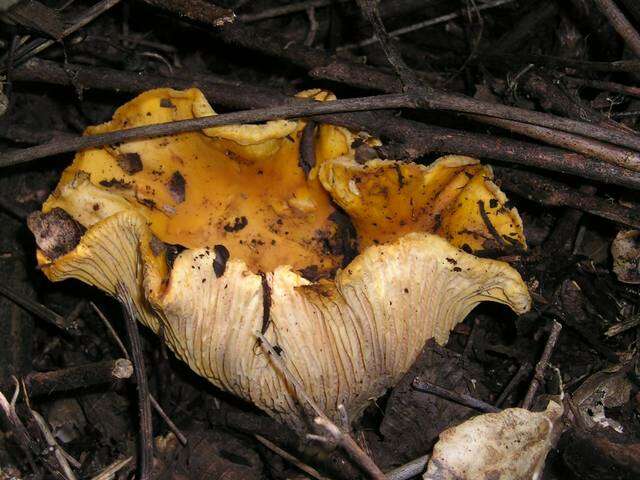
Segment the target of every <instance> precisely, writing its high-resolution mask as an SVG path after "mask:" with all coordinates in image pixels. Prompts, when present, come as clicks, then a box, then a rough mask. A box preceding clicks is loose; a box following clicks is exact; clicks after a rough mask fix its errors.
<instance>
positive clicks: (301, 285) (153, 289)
mask: <svg viewBox="0 0 640 480" xmlns="http://www.w3.org/2000/svg"><path fill="white" fill-rule="evenodd" d="M301 96H303V97H307V98H313V99H315V100H320V101H330V100H331V99H332V98H333V97H331V95H329V94H327V93H326V92H320V91H309V92H303V94H302V95H301ZM212 114H215V113H214V112H213V110H212V109H211V107H210V106H209V104H208V103H207V101H206V100H205V98H204V97H203V95H202V93H201V92H200V91H199V90H197V89H190V90H186V91H176V90H171V89H158V90H152V91H149V92H146V93H143V94H142V95H140V96H138V97H137V98H135V99H134V100H132V101H131V102H129V103H127V104H126V105H124V106H122V107H121V108H119V109H118V110H117V112H116V113H115V115H114V117H113V120H112V121H111V122H108V123H106V124H103V125H100V126H97V127H92V128H90V129H89V130H88V132H87V133H88V134H92V133H99V132H107V131H113V130H117V129H122V128H127V127H134V126H140V125H145V124H151V123H158V122H166V121H171V120H181V119H187V118H194V117H197V116H202V115H212ZM305 126H306V123H305V122H303V121H274V122H268V123H266V124H264V125H234V126H225V127H216V128H211V129H207V130H204V131H202V132H193V133H183V134H179V135H172V136H168V137H161V138H154V139H145V140H138V141H133V142H128V143H125V144H120V145H111V146H109V147H105V148H98V149H91V150H87V151H83V152H80V153H78V154H77V155H76V158H75V160H74V162H73V164H72V165H71V166H70V167H68V168H67V169H66V170H65V172H64V173H63V175H62V178H61V180H60V183H59V184H58V186H57V188H56V190H55V191H54V192H53V194H52V195H51V196H50V197H49V199H48V200H47V202H46V203H45V204H44V206H43V210H42V212H37V213H36V214H34V215H32V217H31V218H30V219H29V225H30V227H31V229H32V230H33V232H34V234H35V235H36V240H37V242H38V245H39V247H40V249H39V251H38V262H39V264H40V266H41V267H42V270H43V272H44V273H45V274H46V275H47V276H48V277H49V278H50V279H51V280H53V281H58V280H63V279H66V278H76V279H80V280H82V281H84V282H86V283H89V284H92V285H95V286H97V287H98V288H100V289H102V290H104V291H106V292H108V293H110V294H111V295H114V296H116V295H122V293H118V292H125V293H124V294H125V295H127V296H128V297H130V299H131V300H132V301H133V303H134V304H135V307H136V309H137V312H138V314H139V318H140V320H141V321H142V322H143V323H144V324H145V325H147V326H148V327H150V328H151V329H152V330H154V331H155V332H158V331H160V330H161V329H162V331H163V332H164V337H165V339H166V342H167V343H168V345H169V346H170V347H171V348H172V349H173V351H174V352H175V353H176V355H177V356H178V357H180V358H181V359H182V360H184V361H185V362H186V363H187V364H188V365H189V366H190V367H191V368H192V369H193V370H194V371H195V372H197V373H198V374H200V375H202V376H203V377H205V378H207V379H208V380H210V381H211V382H212V383H214V384H215V385H217V386H218V387H220V388H222V389H225V390H227V391H229V392H232V393H234V394H236V395H238V396H239V397H242V398H244V399H245V400H248V401H250V402H253V403H254V404H255V405H257V406H258V407H259V408H261V409H263V410H264V411H266V412H267V413H269V414H270V415H272V416H273V417H275V418H277V419H279V420H281V421H282V422H284V423H287V424H288V425H290V426H292V427H294V428H296V429H298V430H303V429H304V428H305V426H306V417H305V415H304V412H303V411H302V407H301V402H300V400H299V398H298V395H297V393H296V392H295V389H294V387H293V386H292V385H290V384H289V383H288V382H287V380H286V378H284V377H283V376H282V374H281V373H280V372H279V371H278V369H277V368H275V367H274V365H273V363H272V361H271V360H270V356H269V355H267V354H266V353H265V351H264V350H263V349H262V348H261V347H260V345H259V343H258V342H257V341H256V335H255V332H256V331H262V332H264V334H265V336H266V338H268V339H269V340H270V342H271V343H273V344H275V345H277V346H278V347H279V350H278V351H279V352H280V355H281V356H282V359H283V361H284V362H285V363H286V364H287V366H288V367H289V368H290V369H291V371H292V372H293V373H294V374H295V375H296V376H297V377H298V379H299V380H300V382H301V383H302V385H303V386H304V388H305V390H306V391H307V393H309V395H311V397H312V398H313V399H314V400H315V401H316V403H317V404H318V405H320V407H321V408H323V409H324V410H325V412H326V413H327V414H328V415H329V416H332V417H335V416H336V415H337V406H338V405H339V404H343V405H344V406H345V407H346V409H347V412H348V413H349V415H350V418H356V417H357V416H358V415H359V414H360V413H361V411H362V410H363V409H364V407H365V406H366V405H367V402H369V401H370V400H371V399H372V398H375V397H377V396H379V395H381V394H382V393H383V392H384V391H385V389H387V388H389V387H390V386H392V385H394V384H395V383H396V382H397V381H398V380H399V379H400V377H401V376H402V375H403V374H404V373H405V372H406V371H407V369H408V368H409V367H410V365H411V364H412V362H413V361H414V360H415V358H416V356H417V355H418V353H419V352H420V351H421V349H422V347H423V346H424V344H425V342H426V341H427V340H428V339H429V338H435V339H436V340H437V341H438V342H440V343H444V342H446V341H447V338H448V336H449V332H450V331H451V329H452V328H453V327H454V326H455V325H456V324H457V323H458V322H460V321H462V320H463V319H464V317H465V316H466V315H467V314H468V313H469V311H470V310H471V309H473V308H474V307H475V306H476V305H477V304H478V303H480V302H482V301H485V300H489V301H496V302H500V303H504V304H506V305H508V306H510V307H511V308H512V309H513V310H515V311H516V312H518V313H521V312H525V311H526V310H528V308H529V306H530V297H529V294H528V292H527V288H526V286H525V284H524V283H523V281H522V279H521V278H520V275H519V274H518V273H517V272H516V271H515V270H514V269H513V268H511V267H510V266H509V265H508V264H506V263H503V262H499V261H495V260H489V259H481V258H478V257H476V256H474V255H473V254H472V253H473V252H478V251H486V250H489V251H491V250H498V251H500V250H503V251H504V250H509V249H513V248H518V249H524V248H526V245H525V239H524V236H523V232H522V223H521V221H520V218H519V216H518V213H517V211H516V210H515V209H513V208H510V207H508V206H507V203H506V198H505V196H504V194H503V193H502V192H501V191H500V190H499V189H498V187H497V186H496V185H494V184H493V183H492V181H491V179H492V173H491V169H490V168H489V167H486V166H482V165H480V163H479V162H478V161H477V160H475V159H472V158H468V157H459V156H449V157H444V158H441V159H439V160H437V161H436V162H435V163H433V164H432V165H430V166H428V167H424V166H420V165H417V164H411V163H400V162H395V161H388V160H380V159H373V160H369V161H367V162H364V163H359V162H358V161H356V155H355V149H356V148H359V147H358V145H360V146H362V145H367V146H368V148H369V150H370V151H375V150H373V149H374V148H375V146H377V145H378V144H379V142H378V141H377V140H376V139H374V138H371V137H370V136H368V135H366V134H364V133H362V132H351V131H349V130H346V129H344V128H339V127H335V126H332V125H321V126H317V127H314V126H313V125H311V126H310V127H309V128H305ZM302 137H305V138H304V142H303V139H302ZM301 142H302V143H305V144H306V145H312V148H311V149H309V151H307V152H306V153H305V154H302V153H301ZM463 250H466V252H465V251H463ZM468 252H472V253H468Z"/></svg>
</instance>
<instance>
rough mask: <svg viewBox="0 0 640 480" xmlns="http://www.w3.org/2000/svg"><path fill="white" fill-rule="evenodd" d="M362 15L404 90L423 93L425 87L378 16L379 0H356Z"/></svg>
mask: <svg viewBox="0 0 640 480" xmlns="http://www.w3.org/2000/svg"><path fill="white" fill-rule="evenodd" d="M356 1H357V2H358V6H359V7H360V10H362V13H363V15H364V16H365V18H366V19H367V20H368V21H369V23H370V24H371V26H372V27H373V31H374V32H376V38H377V39H378V41H379V42H380V47H381V48H382V51H383V52H384V54H385V56H386V57H387V60H388V61H389V63H390V64H391V66H392V67H393V69H394V70H395V72H396V73H397V74H398V76H399V77H400V80H401V81H402V85H403V87H404V91H405V92H414V93H415V94H416V95H420V94H421V93H423V91H424V90H425V88H426V87H423V86H422V85H421V82H420V80H418V76H417V75H416V72H414V71H413V70H412V69H411V68H409V67H408V66H407V64H406V63H405V62H404V60H403V58H402V55H401V54H400V50H399V49H398V47H397V46H396V45H395V44H394V43H393V41H392V40H391V37H390V36H389V34H388V33H387V30H386V28H385V26H384V23H383V21H382V17H381V16H380V3H379V0H356Z"/></svg>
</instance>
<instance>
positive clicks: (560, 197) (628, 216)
mask: <svg viewBox="0 0 640 480" xmlns="http://www.w3.org/2000/svg"><path fill="white" fill-rule="evenodd" d="M494 171H495V173H496V176H497V178H498V179H499V180H500V185H501V187H502V188H503V189H504V190H506V191H508V192H511V193H516V194H517V195H520V196H521V197H524V198H527V199H528V200H531V201H533V202H536V203H540V204H542V205H546V206H550V207H559V206H562V207H571V208H575V209H577V210H580V211H583V212H586V213H589V214H591V215H595V216H597V217H600V218H606V219H607V220H611V221H613V222H616V223H620V224H622V225H628V226H630V227H634V228H640V211H638V209H637V208H630V207H625V206H623V205H619V204H616V203H612V202H610V201H608V200H605V199H603V198H599V197H596V196H593V195H586V194H585V193H584V192H581V191H579V190H577V189H574V188H572V187H569V186H568V185H566V184H564V183H562V182H558V181H556V180H553V179H551V178H548V177H545V176H542V175H536V174H535V173H531V172H525V171H522V170H516V169H513V168H507V167H501V166H496V167H495V169H494Z"/></svg>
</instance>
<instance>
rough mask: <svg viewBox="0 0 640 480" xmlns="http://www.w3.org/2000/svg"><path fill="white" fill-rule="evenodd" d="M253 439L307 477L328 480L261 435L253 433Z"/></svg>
mask: <svg viewBox="0 0 640 480" xmlns="http://www.w3.org/2000/svg"><path fill="white" fill-rule="evenodd" d="M253 436H254V437H255V439H256V440H258V441H259V442H260V443H261V444H262V445H264V446H265V447H267V448H268V449H269V450H271V451H272V452H274V453H276V454H278V455H280V456H281V457H282V458H284V459H285V460H286V461H287V462H289V463H291V464H292V465H294V466H296V467H297V468H299V469H300V470H302V471H303V472H304V473H306V474H307V475H309V476H310V477H313V478H315V479H317V480H329V479H328V478H327V477H323V476H322V475H321V474H320V472H318V471H317V470H316V469H315V468H313V467H310V466H309V465H307V464H306V463H304V462H302V461H301V460H299V459H297V458H296V457H294V456H293V455H291V454H290V453H289V452H287V451H286V450H283V449H282V448H280V447H279V446H277V445H276V444H275V443H273V442H271V441H270V440H267V439H266V438H264V437H263V436H262V435H258V434H257V433H255V434H254V435H253Z"/></svg>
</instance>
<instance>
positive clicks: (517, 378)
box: [494, 362, 531, 407]
mask: <svg viewBox="0 0 640 480" xmlns="http://www.w3.org/2000/svg"><path fill="white" fill-rule="evenodd" d="M530 369H531V364H530V363H528V362H522V363H521V364H520V368H518V371H517V372H516V373H515V374H514V375H513V377H511V380H509V383H507V386H506V387H504V390H502V392H501V393H500V396H499V397H498V398H497V399H496V401H495V403H494V405H495V406H496V407H500V406H501V405H502V404H503V403H504V401H505V400H506V399H507V397H508V396H509V395H511V392H513V391H514V390H515V389H516V387H517V386H518V385H519V384H520V382H521V381H522V379H523V378H524V377H525V376H527V374H528V373H529V370H530Z"/></svg>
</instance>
